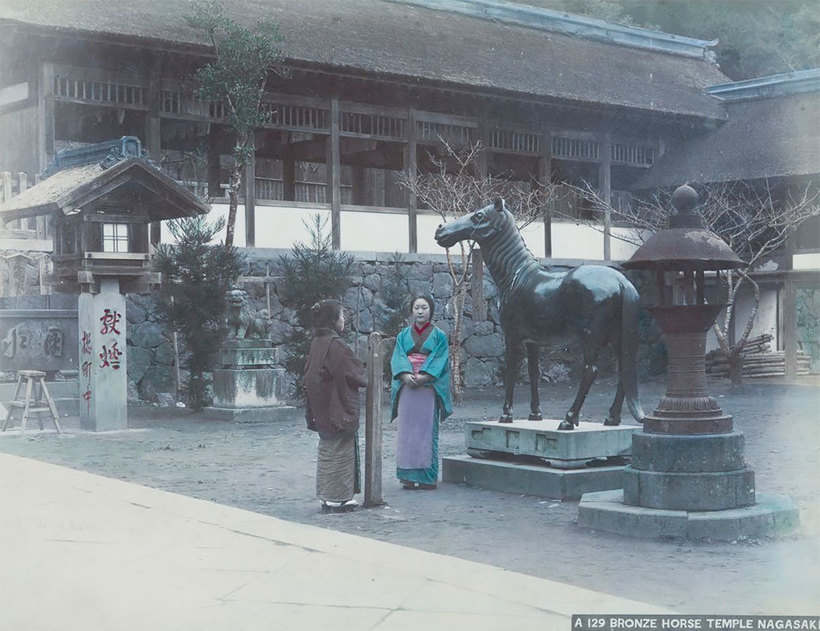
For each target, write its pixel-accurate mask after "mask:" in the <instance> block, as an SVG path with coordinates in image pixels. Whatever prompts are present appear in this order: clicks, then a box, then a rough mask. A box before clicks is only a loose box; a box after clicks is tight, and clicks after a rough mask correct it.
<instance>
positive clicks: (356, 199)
mask: <svg viewBox="0 0 820 631" xmlns="http://www.w3.org/2000/svg"><path fill="white" fill-rule="evenodd" d="M353 204H355V205H356V206H367V180H366V178H365V170H364V167H363V166H361V165H358V164H357V165H355V166H354V167H353Z"/></svg>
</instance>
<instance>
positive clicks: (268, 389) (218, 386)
mask: <svg viewBox="0 0 820 631" xmlns="http://www.w3.org/2000/svg"><path fill="white" fill-rule="evenodd" d="M284 374H285V369H284V368H236V369H234V368H215V369H214V371H213V390H214V407H219V408H236V409H239V410H244V409H246V408H271V407H277V406H279V405H281V404H282V403H283V402H284V393H283V392H282V390H283V384H284V379H283V377H284Z"/></svg>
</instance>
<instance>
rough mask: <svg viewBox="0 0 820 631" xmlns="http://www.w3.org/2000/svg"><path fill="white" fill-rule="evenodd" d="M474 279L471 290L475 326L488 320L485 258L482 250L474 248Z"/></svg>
mask: <svg viewBox="0 0 820 631" xmlns="http://www.w3.org/2000/svg"><path fill="white" fill-rule="evenodd" d="M472 274H473V278H472V280H471V282H470V288H471V293H472V299H473V324H478V323H479V322H484V320H486V319H487V301H486V300H485V299H484V256H483V255H482V254H481V248H473V264H472Z"/></svg>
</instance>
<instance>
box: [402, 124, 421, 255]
mask: <svg viewBox="0 0 820 631" xmlns="http://www.w3.org/2000/svg"><path fill="white" fill-rule="evenodd" d="M404 171H405V173H407V174H408V175H410V176H411V177H412V176H415V175H416V174H417V172H418V165H417V164H416V111H415V110H414V109H412V108H411V109H410V110H409V111H408V113H407V144H406V145H405V146H404ZM417 214H418V200H417V199H416V196H415V195H414V194H413V193H408V195H407V234H408V251H409V252H411V253H414V252H418V251H419V239H418V221H417Z"/></svg>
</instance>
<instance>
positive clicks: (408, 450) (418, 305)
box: [390, 296, 452, 489]
mask: <svg viewBox="0 0 820 631" xmlns="http://www.w3.org/2000/svg"><path fill="white" fill-rule="evenodd" d="M434 309H435V306H434V304H433V300H432V299H431V298H428V297H427V296H418V297H416V298H414V299H413V301H412V303H411V324H410V326H408V327H407V328H405V329H402V331H401V332H400V333H399V334H398V336H397V337H396V346H395V347H394V349H393V357H392V358H391V361H390V367H391V369H392V373H393V384H392V389H391V396H390V399H391V404H392V415H391V418H393V419H396V418H398V420H399V427H398V439H397V445H396V476H397V477H398V478H399V480H400V481H401V483H402V486H404V488H406V489H434V488H436V484H437V483H438V428H439V423H440V422H441V421H442V420H444V419H445V418H447V417H448V416H449V415H450V413H451V412H452V403H451V400H450V349H449V345H448V343H447V335H446V334H445V333H444V331H442V330H441V329H439V328H438V327H435V326H433V323H432V322H431V319H432V317H433V312H434Z"/></svg>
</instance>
